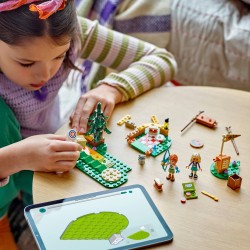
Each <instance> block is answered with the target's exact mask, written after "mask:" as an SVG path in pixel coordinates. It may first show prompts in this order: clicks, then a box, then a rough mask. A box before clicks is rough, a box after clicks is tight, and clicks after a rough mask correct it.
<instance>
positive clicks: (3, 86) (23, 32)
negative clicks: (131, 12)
mask: <svg viewBox="0 0 250 250" xmlns="http://www.w3.org/2000/svg"><path fill="white" fill-rule="evenodd" d="M0 31H1V32H0V97H1V98H2V99H3V100H4V102H5V103H6V104H7V105H8V106H9V107H10V108H11V109H12V111H13V112H14V114H15V116H16V118H17V120H18V122H19V123H20V127H21V136H22V138H26V137H29V136H31V135H36V134H44V133H54V132H55V131H56V130H57V129H58V128H59V127H60V126H61V125H62V124H63V123H64V122H65V121H64V120H62V119H61V117H60V116H59V113H60V112H59V111H60V109H62V108H63V109H66V108H67V107H65V106H62V104H61V103H60V100H59V97H58V91H59V89H60V88H61V86H62V84H63V82H64V81H65V80H66V78H67V76H68V74H69V72H70V70H71V69H72V68H74V62H75V60H76V59H77V58H78V57H82V58H86V59H89V60H92V61H96V62H98V63H101V64H102V65H103V66H105V67H110V68H114V69H116V70H118V71H120V73H112V74H110V75H109V76H107V77H105V78H104V79H103V80H101V81H99V82H98V83H97V87H96V88H95V89H92V90H90V91H88V92H87V93H84V94H83V95H82V96H81V97H80V99H79V101H78V103H77V105H76V108H75V110H74V112H73V114H72V116H71V119H72V127H73V128H75V129H76V130H78V131H79V132H81V133H84V132H86V126H87V120H88V117H89V116H90V114H91V113H92V112H93V110H94V109H95V107H96V105H97V103H98V102H101V103H102V107H103V109H104V115H106V116H110V115H111V113H112V111H113V109H114V106H115V104H117V103H120V102H122V101H127V100H129V99H131V98H134V97H136V96H138V95H140V94H142V93H143V92H145V91H147V90H149V89H152V88H154V87H157V86H160V85H162V84H163V83H165V82H167V81H168V80H170V79H171V78H172V77H173V76H174V74H175V72H176V62H175V60H174V58H173V56H172V55H171V54H170V53H168V52H167V51H166V50H165V49H159V48H157V47H155V46H153V45H151V44H148V43H145V42H142V41H139V40H137V39H135V38H132V37H128V36H125V35H122V34H120V33H117V32H113V31H111V30H108V29H107V28H104V27H102V26H100V25H98V23H97V22H92V21H89V20H87V19H84V18H78V19H77V16H76V11H75V5H74V0H68V1H66V0H50V1H48V0H47V1H45V0H43V1H38V0H35V1H32V0H10V1H6V0H0ZM1 122H4V120H2V121H1ZM7 127H9V126H7ZM1 133H2V134H4V133H6V131H5V130H1ZM1 136H2V135H1ZM0 138H1V139H2V137H0ZM1 139H0V140H1ZM19 139H21V137H20V138H16V140H14V141H17V140H19ZM61 140H64V138H58V137H51V136H40V137H38V138H34V137H31V138H28V139H26V140H24V141H22V142H19V143H16V144H14V145H11V146H8V147H4V148H2V149H0V158H1V157H2V159H5V161H3V162H4V163H5V162H7V161H6V157H7V156H8V155H10V154H9V152H10V150H15V153H17V154H18V155H22V153H21V152H26V154H24V156H23V157H24V158H25V159H26V160H25V161H24V162H22V164H21V165H17V164H16V163H17V161H15V159H11V161H10V163H8V164H7V165H4V164H2V163H1V164H0V172H1V175H0V179H2V181H3V182H2V183H5V184H6V178H7V175H11V174H13V173H16V172H18V171H19V170H22V169H26V170H27V169H31V170H41V171H45V170H46V169H45V168H44V166H47V161H44V160H45V159H46V158H49V159H51V158H50V157H40V156H41V151H40V146H39V153H38V155H37V154H36V151H35V150H34V149H36V148H35V144H36V145H38V144H39V145H40V144H42V145H44V149H45V150H44V151H42V152H43V153H44V155H46V153H49V155H51V154H52V155H53V153H52V152H51V147H50V148H49V149H50V150H46V149H48V145H51V143H52V145H54V147H52V149H53V150H52V151H53V152H55V153H56V152H58V148H59V149H60V150H59V151H62V152H59V155H58V158H57V160H55V158H53V157H52V159H54V160H51V162H50V164H49V165H50V166H51V168H50V169H49V170H51V171H55V170H56V171H61V170H62V169H64V170H65V169H70V168H71V166H69V165H70V164H69V165H67V164H66V163H65V161H66V162H67V163H68V162H71V164H72V162H74V161H75V157H76V155H77V153H76V151H77V150H78V149H76V146H73V145H72V144H71V146H72V147H73V148H70V149H69V148H68V146H66V145H65V144H64V142H61ZM14 141H13V142H14ZM10 143H12V142H11V141H10V142H9V141H7V142H5V143H4V144H3V145H2V147H3V146H7V145H8V144H10ZM34 143H35V144H34ZM62 144H63V145H62ZM27 145H28V146H29V147H28V146H27ZM30 145H34V146H33V147H30ZM67 145H68V144H67ZM46 146H47V147H46ZM71 146H70V147H71ZM27 149H33V151H30V150H27ZM27 152H29V154H28V153H27ZM31 152H33V153H31ZM65 152H66V153H65ZM67 152H69V153H67ZM17 154H16V155H17ZM27 154H28V155H27ZM65 155H66V156H67V157H66V156H65ZM39 157H40V158H39ZM60 158H61V161H60ZM65 158H69V159H65ZM37 159H40V160H37ZM41 159H42V160H41ZM30 162H32V163H33V164H34V165H35V167H34V166H33V164H32V166H30ZM58 162H64V163H65V164H59V166H58ZM40 165H41V166H40ZM62 165H63V166H62ZM65 165H67V166H65ZM72 165H73V164H72ZM5 166H7V167H5ZM16 166H18V167H19V170H18V169H16ZM6 169H7V170H8V171H7V170H6ZM21 173H23V172H21ZM25 173H26V172H24V174H25ZM27 175H28V174H27ZM12 177H13V176H11V178H10V181H9V182H8V184H7V185H5V186H4V187H3V188H4V190H5V194H3V195H5V197H6V194H9V193H10V192H12V191H13V189H14V191H13V194H14V195H13V197H14V196H15V195H16V193H15V192H17V190H16V189H19V188H20V187H19V186H18V183H17V182H18V181H17V180H23V178H24V177H23V176H18V177H17V178H16V179H15V178H12ZM27 178H28V179H29V180H31V177H30V176H27ZM7 179H8V178H7ZM11 183H13V185H14V186H15V187H13V186H12V185H11ZM26 184H27V185H28V182H26ZM3 188H1V190H2V189H3ZM7 196H8V197H11V196H10V195H7ZM7 206H8V204H7V205H6V206H5V209H2V203H1V210H0V211H1V212H2V211H3V212H2V217H3V216H4V211H6V207H7ZM4 225H5V224H4ZM1 239H2V238H1ZM1 243H2V241H1ZM1 246H2V244H1ZM9 249H10V248H9Z"/></svg>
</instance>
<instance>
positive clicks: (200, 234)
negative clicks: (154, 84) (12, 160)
mask: <svg viewBox="0 0 250 250" xmlns="http://www.w3.org/2000/svg"><path fill="white" fill-rule="evenodd" d="M200 110H205V113H204V114H205V115H208V116H210V117H211V118H214V119H216V120H217V121H218V127H217V129H215V130H214V129H210V128H208V127H205V126H203V125H200V124H197V123H194V124H192V125H191V126H190V127H189V128H187V129H186V130H185V131H184V132H183V133H181V132H180V131H181V129H182V128H183V127H184V126H185V125H186V124H187V123H188V122H189V121H190V120H191V118H192V117H194V116H195V114H196V113H198V111H200ZM126 114H130V115H131V116H132V120H133V121H134V122H135V123H136V124H137V125H141V124H144V123H148V122H151V120H150V118H151V116H152V115H156V116H157V118H158V120H159V121H160V123H163V122H164V119H165V118H169V121H170V123H169V127H170V131H169V136H170V137H171V138H172V140H173V144H172V146H171V148H170V151H171V153H176V154H178V156H179V161H178V163H177V165H178V167H179V169H180V173H179V174H176V175H175V176H176V180H175V182H170V181H167V180H166V179H165V177H166V173H165V172H164V171H163V170H162V167H161V160H162V157H163V154H161V155H159V156H158V157H156V158H153V157H149V158H147V159H146V164H145V165H144V166H143V167H142V166H140V165H139V164H138V160H137V159H138V154H139V153H138V152H137V151H136V150H135V149H133V148H132V147H130V146H129V145H128V144H127V142H126V140H125V137H126V135H127V134H128V133H129V132H130V131H131V130H130V129H129V128H126V127H125V126H124V125H123V126H121V127H120V126H118V125H117V124H116V123H117V121H118V120H120V119H121V118H122V117H123V116H124V115H126ZM249 125H250V93H249V92H243V91H237V90H232V89H222V88H211V87H176V88H169V87H162V88H158V89H154V90H152V91H150V92H148V93H146V94H144V95H142V96H141V97H139V98H137V99H135V100H133V101H131V102H128V103H124V104H121V105H118V106H117V107H116V109H115V112H114V113H113V115H112V117H111V118H110V120H109V122H108V128H109V129H110V130H111V131H112V134H111V135H106V144H107V146H108V152H109V153H111V154H112V155H114V156H116V157H117V158H118V159H120V160H121V161H123V162H124V163H126V164H128V165H130V166H132V168H133V169H132V171H131V172H129V174H128V182H127V183H126V185H131V184H137V183H139V184H141V185H143V186H145V187H146V189H147V191H148V192H149V194H150V195H151V197H152V199H153V200H154V202H155V204H156V206H157V207H158V208H159V210H160V212H161V213H162V215H163V217H164V218H165V220H166V221H167V223H168V225H169V226H170V228H171V230H172V231H173V234H174V240H173V242H172V243H170V244H167V245H162V246H159V247H158V248H159V249H175V250H181V249H185V250H187V249H192V250H194V249H197V250H198V249H199V250H204V249H220V250H221V249H223V250H224V249H225V250H226V249H240V250H244V249H250V182H249V180H250V166H249V164H250V146H249V144H250V132H249ZM225 126H231V127H232V131H233V133H238V134H241V135H242V136H241V137H239V138H237V139H235V142H236V145H237V147H238V149H239V153H240V154H239V156H237V155H236V153H235V150H234V148H233V145H232V143H231V142H230V141H229V142H226V143H225V145H224V150H223V153H224V154H227V155H230V156H231V160H240V162H241V167H240V174H239V175H240V176H241V177H242V178H243V180H242V185H241V188H240V189H238V190H236V191H234V190H232V189H231V188H229V187H228V186H227V181H226V180H221V179H217V178H216V177H214V176H213V175H212V174H211V173H210V170H209V169H210V165H211V163H212V162H213V158H215V156H216V155H218V154H219V153H220V147H221V142H222V135H223V134H226V130H225ZM67 130H68V126H67V125H65V126H64V127H63V128H61V129H60V130H59V131H58V133H62V134H65V133H66V131H67ZM198 138H199V139H200V140H202V141H203V142H204V147H203V148H201V149H194V148H192V147H191V146H190V145H189V142H190V141H191V140H192V139H198ZM193 152H199V153H200V154H201V157H202V161H201V167H202V169H203V171H202V172H200V171H199V172H198V176H199V178H198V180H196V181H195V186H196V191H197V194H198V196H199V197H198V199H196V200H188V201H187V202H186V204H182V203H181V202H180V199H181V197H182V196H183V189H182V183H183V182H189V181H190V179H189V177H188V175H189V173H190V170H188V169H186V168H185V167H186V165H188V164H189V162H190V157H191V154H192V153H193ZM155 177H159V178H161V180H162V181H163V182H164V185H163V192H158V191H157V190H156V189H155V188H154V187H153V180H154V178H155ZM33 188H34V190H33V191H34V202H35V203H38V202H44V201H49V200H53V199H60V198H64V197H69V196H75V195H80V194H86V193H90V192H95V191H101V190H104V189H105V188H104V187H103V186H101V185H100V184H99V183H97V182H95V181H94V180H93V179H91V178H90V177H88V176H87V175H85V174H84V173H82V172H80V171H79V170H78V169H74V170H73V171H71V172H69V173H66V174H63V175H56V174H53V173H52V174H48V173H36V174H35V177H34V186H33ZM203 190H205V191H207V192H208V193H211V194H213V195H215V196H217V197H218V198H219V202H216V201H214V200H212V199H211V198H209V197H207V196H204V195H203V194H201V191H203ZM155 248H156V247H154V248H152V249H155Z"/></svg>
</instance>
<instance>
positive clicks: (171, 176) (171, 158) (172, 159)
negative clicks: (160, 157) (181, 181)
mask: <svg viewBox="0 0 250 250" xmlns="http://www.w3.org/2000/svg"><path fill="white" fill-rule="evenodd" d="M177 161H178V156H177V155H176V154H171V155H170V156H169V161H168V162H166V163H164V162H162V163H161V165H162V168H163V170H164V171H165V172H166V170H167V167H168V165H169V168H168V176H167V177H166V179H167V180H170V181H175V178H174V174H175V172H176V173H179V172H180V170H179V168H178V167H177V165H176V163H177Z"/></svg>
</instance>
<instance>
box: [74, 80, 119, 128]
mask: <svg viewBox="0 0 250 250" xmlns="http://www.w3.org/2000/svg"><path fill="white" fill-rule="evenodd" d="M121 100H122V94H121V92H120V91H119V90H118V89H116V88H115V87H112V86H110V85H107V84H101V85H99V86H98V87H96V88H95V89H92V90H90V91H88V92H87V93H85V94H84V95H82V96H81V97H80V99H79V101H78V103H77V105H76V109H75V110H74V112H73V113H72V114H71V116H70V122H71V127H72V128H74V129H76V131H78V132H80V133H85V132H86V131H87V123H88V118H89V116H90V115H91V114H92V113H93V111H94V110H95V109H96V106H97V103H98V102H100V103H101V104H102V110H103V114H104V115H105V116H108V117H110V116H111V114H112V112H113V110H114V107H115V104H117V103H119V102H121Z"/></svg>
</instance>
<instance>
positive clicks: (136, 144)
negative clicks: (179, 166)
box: [130, 133, 172, 157]
mask: <svg viewBox="0 0 250 250" xmlns="http://www.w3.org/2000/svg"><path fill="white" fill-rule="evenodd" d="M145 135H146V134H145V133H142V134H140V135H138V136H137V137H135V141H133V142H132V143H131V144H130V145H131V147H133V148H135V149H136V150H138V151H139V152H141V153H143V154H145V153H146V152H147V151H149V150H150V149H151V148H150V147H149V146H147V145H145V144H143V143H141V142H140V141H139V139H140V138H141V137H143V136H145ZM164 137H165V139H166V140H165V141H163V142H161V143H159V144H156V149H155V150H153V151H152V153H151V155H152V156H153V157H156V156H158V155H159V154H161V153H162V152H165V151H166V150H167V149H169V148H170V146H171V145H172V140H171V138H169V136H164Z"/></svg>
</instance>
